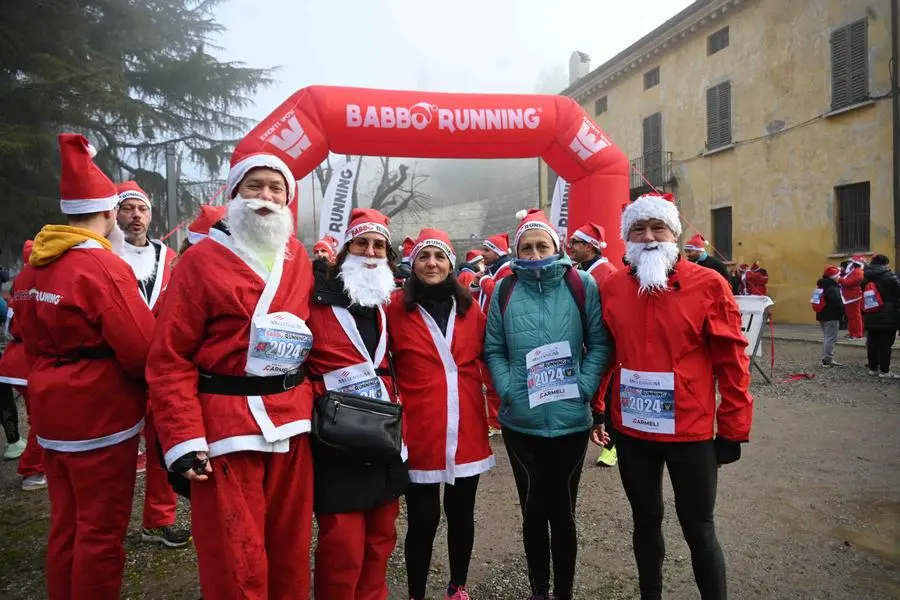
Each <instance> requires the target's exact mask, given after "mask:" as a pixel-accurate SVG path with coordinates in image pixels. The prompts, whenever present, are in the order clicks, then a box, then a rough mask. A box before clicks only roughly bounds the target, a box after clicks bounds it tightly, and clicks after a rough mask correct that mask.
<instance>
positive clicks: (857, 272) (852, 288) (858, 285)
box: [840, 266, 863, 304]
mask: <svg viewBox="0 0 900 600" xmlns="http://www.w3.org/2000/svg"><path fill="white" fill-rule="evenodd" d="M862 282H863V268H862V267H858V266H854V267H853V268H852V269H851V270H850V272H849V273H847V274H846V275H844V276H843V277H841V279H840V284H841V297H842V298H843V299H844V304H852V303H853V302H857V301H858V300H859V299H860V298H862V295H863V290H862Z"/></svg>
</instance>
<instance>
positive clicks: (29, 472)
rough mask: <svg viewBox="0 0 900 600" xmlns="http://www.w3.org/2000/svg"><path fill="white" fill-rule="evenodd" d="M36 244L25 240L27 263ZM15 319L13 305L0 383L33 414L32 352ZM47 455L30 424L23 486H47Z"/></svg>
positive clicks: (21, 472)
mask: <svg viewBox="0 0 900 600" xmlns="http://www.w3.org/2000/svg"><path fill="white" fill-rule="evenodd" d="M33 245H34V242H32V241H31V240H27V241H26V242H25V245H24V247H23V249H22V260H23V261H24V262H23V264H26V265H27V264H28V259H29V258H30V257H31V248H32V247H33ZM17 281H19V279H18V278H16V279H14V280H13V283H12V288H11V289H10V297H15V295H16V293H17V292H21V291H22V290H21V288H20V287H19V286H18V285H17ZM14 320H15V311H14V310H13V308H12V307H9V309H8V312H7V315H6V322H5V323H4V324H3V329H4V335H5V337H6V339H7V340H8V343H7V345H6V350H4V351H3V355H2V356H0V384H6V385H8V386H10V388H9V389H10V392H11V390H12V389H13V388H15V390H16V391H17V392H19V394H21V396H22V398H23V399H24V400H25V413H26V414H31V408H30V406H31V403H30V401H29V399H28V371H29V370H30V366H29V365H30V363H29V360H28V354H27V353H26V351H25V345H24V344H23V343H22V338H21V336H20V335H19V334H17V333H16V328H15V325H14V324H13V321H14ZM43 455H44V451H43V450H42V449H41V446H40V445H39V444H38V443H37V438H36V437H35V433H34V427H29V429H28V441H27V443H26V444H25V448H24V450H23V451H22V454H21V455H20V456H19V466H18V469H17V473H18V474H19V477H21V478H22V489H23V490H25V491H26V492H28V491H33V490H41V489H44V488H45V487H47V476H46V475H45V474H44V465H43Z"/></svg>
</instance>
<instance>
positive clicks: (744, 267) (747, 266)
mask: <svg viewBox="0 0 900 600" xmlns="http://www.w3.org/2000/svg"><path fill="white" fill-rule="evenodd" d="M749 268H750V265H748V264H747V263H741V266H739V267H738V269H740V270H741V271H746V270H747V269H749Z"/></svg>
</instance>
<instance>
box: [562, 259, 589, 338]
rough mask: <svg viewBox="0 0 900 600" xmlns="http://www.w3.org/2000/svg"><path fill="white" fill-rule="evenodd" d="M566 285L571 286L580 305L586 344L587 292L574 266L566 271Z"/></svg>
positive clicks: (570, 289)
mask: <svg viewBox="0 0 900 600" xmlns="http://www.w3.org/2000/svg"><path fill="white" fill-rule="evenodd" d="M565 280H566V287H568V288H569V292H570V293H571V294H572V298H574V299H575V304H576V306H578V314H579V315H580V316H581V331H582V339H583V341H584V345H585V346H587V345H588V324H587V310H586V309H585V306H586V305H587V293H586V292H585V290H584V282H583V281H582V280H581V277H580V276H579V275H578V272H577V271H576V270H575V269H574V267H570V268H569V269H568V270H567V271H566V277H565Z"/></svg>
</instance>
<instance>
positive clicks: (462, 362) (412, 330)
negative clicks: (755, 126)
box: [387, 290, 495, 483]
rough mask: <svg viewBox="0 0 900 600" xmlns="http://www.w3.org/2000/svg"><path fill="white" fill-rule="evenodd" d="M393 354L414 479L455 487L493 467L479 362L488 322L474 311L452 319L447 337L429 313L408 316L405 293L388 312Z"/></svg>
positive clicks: (397, 296)
mask: <svg viewBox="0 0 900 600" xmlns="http://www.w3.org/2000/svg"><path fill="white" fill-rule="evenodd" d="M387 314H388V340H389V347H390V349H391V352H392V354H393V356H394V364H395V365H396V369H397V386H398V388H399V389H400V398H401V400H402V401H403V418H404V425H405V430H406V433H407V435H406V441H407V444H408V446H409V461H408V462H409V479H410V481H412V482H413V483H440V482H444V483H453V482H454V481H455V479H456V478H457V477H472V476H474V475H478V474H479V473H483V472H485V471H487V470H488V469H490V468H491V467H493V466H494V464H495V461H494V456H493V454H491V447H490V444H489V443H488V425H487V414H486V413H485V407H484V395H483V394H482V391H481V371H480V369H479V366H478V364H479V363H478V359H479V357H480V356H481V351H482V346H483V343H484V327H485V319H484V315H483V314H482V313H481V311H479V310H478V306H477V305H475V304H473V305H472V307H471V308H470V310H469V311H468V312H467V313H466V316H465V317H460V316H458V315H457V314H456V305H455V304H454V305H453V310H452V311H451V312H450V318H449V320H448V323H447V333H446V336H445V335H444V333H442V332H441V330H440V328H439V327H438V325H437V323H435V322H434V319H432V317H431V315H429V314H428V313H427V312H426V311H425V309H423V308H421V307H419V306H417V307H416V309H415V310H413V311H407V310H406V306H405V304H404V302H403V291H402V290H401V291H398V292H395V293H394V295H393V296H392V298H391V303H390V305H389V306H388V309H387Z"/></svg>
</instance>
